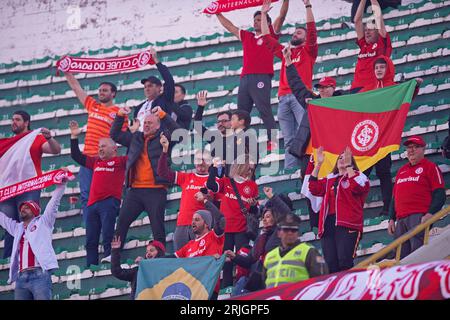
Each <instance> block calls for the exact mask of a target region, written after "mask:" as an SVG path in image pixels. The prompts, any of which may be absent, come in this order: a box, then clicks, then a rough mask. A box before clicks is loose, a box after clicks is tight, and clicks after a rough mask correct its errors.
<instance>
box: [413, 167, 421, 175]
mask: <svg viewBox="0 0 450 320" xmlns="http://www.w3.org/2000/svg"><path fill="white" fill-rule="evenodd" d="M415 172H416V174H421V173H422V172H423V168H422V167H420V168H417V169H416V171H415Z"/></svg>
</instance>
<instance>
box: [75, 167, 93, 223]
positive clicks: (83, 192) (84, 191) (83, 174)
mask: <svg viewBox="0 0 450 320" xmlns="http://www.w3.org/2000/svg"><path fill="white" fill-rule="evenodd" d="M92 174H93V173H92V170H91V169H89V168H86V167H83V166H80V172H78V179H79V180H80V199H81V210H83V222H84V224H85V225H86V207H87V202H88V199H89V191H90V189H91V182H92Z"/></svg>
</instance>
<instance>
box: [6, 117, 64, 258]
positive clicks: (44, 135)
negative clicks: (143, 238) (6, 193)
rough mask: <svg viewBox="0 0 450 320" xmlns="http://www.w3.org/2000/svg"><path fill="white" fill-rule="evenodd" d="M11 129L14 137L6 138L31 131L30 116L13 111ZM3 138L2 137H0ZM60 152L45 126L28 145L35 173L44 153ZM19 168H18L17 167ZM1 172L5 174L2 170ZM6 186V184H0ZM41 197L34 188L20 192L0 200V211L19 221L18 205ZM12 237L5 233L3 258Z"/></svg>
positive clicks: (9, 246)
mask: <svg viewBox="0 0 450 320" xmlns="http://www.w3.org/2000/svg"><path fill="white" fill-rule="evenodd" d="M11 131H12V132H13V133H14V137H12V138H6V139H17V138H19V137H20V136H25V135H27V134H28V133H30V132H31V117H30V115H29V114H28V113H27V112H25V111H23V110H18V111H15V112H14V113H13V117H12V121H11ZM1 140H4V139H1ZM60 152H61V146H60V145H59V143H58V141H56V140H55V139H54V138H52V135H51V132H50V130H48V129H46V128H42V129H41V134H40V135H38V136H37V137H36V138H35V139H34V142H33V144H32V145H31V147H30V155H31V158H32V160H33V162H34V164H35V167H36V171H37V172H36V173H37V175H41V174H42V171H41V159H42V155H43V154H44V153H47V154H59V153H60ZM3 154H4V150H0V157H2V156H3ZM18 170H19V169H18ZM2 174H5V173H4V172H2ZM1 187H6V186H1ZM40 197H41V190H35V191H30V192H26V193H23V194H20V195H18V196H16V197H14V198H10V199H8V200H5V201H3V202H0V211H2V212H3V213H4V214H5V215H6V216H7V217H8V218H11V219H13V220H14V221H19V205H20V204H21V203H22V202H25V201H34V202H36V203H37V204H39V198H40ZM13 241H14V237H13V236H11V235H10V234H9V233H6V234H5V248H4V250H3V259H6V258H9V257H10V256H11V250H12V246H13Z"/></svg>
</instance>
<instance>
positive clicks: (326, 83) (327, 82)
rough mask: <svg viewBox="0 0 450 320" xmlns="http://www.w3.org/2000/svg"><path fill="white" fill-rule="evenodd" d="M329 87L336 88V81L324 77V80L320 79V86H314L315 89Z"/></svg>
mask: <svg viewBox="0 0 450 320" xmlns="http://www.w3.org/2000/svg"><path fill="white" fill-rule="evenodd" d="M329 86H332V87H334V88H336V80H334V79H333V78H332V77H323V78H322V79H320V81H319V83H318V84H316V85H314V87H315V88H318V87H329Z"/></svg>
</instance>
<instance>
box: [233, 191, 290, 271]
mask: <svg viewBox="0 0 450 320" xmlns="http://www.w3.org/2000/svg"><path fill="white" fill-rule="evenodd" d="M270 201H271V202H272V206H273V208H274V209H276V211H277V212H278V214H279V215H280V217H279V218H281V216H283V215H286V214H288V213H290V212H291V209H290V208H289V207H288V206H287V205H286V203H284V201H283V200H282V199H281V198H280V197H279V196H278V195H275V196H274V197H273V198H272V199H271V200H270ZM280 244H281V240H280V238H279V237H278V227H276V221H275V226H274V227H273V228H270V229H269V230H266V231H265V235H264V236H262V234H260V235H258V237H257V238H256V239H255V241H254V246H253V248H252V249H251V250H250V253H249V254H248V255H247V256H241V255H236V257H235V258H234V259H233V263H236V264H237V265H239V266H241V267H244V268H247V269H250V268H251V266H252V264H254V263H255V262H257V261H258V260H259V259H260V258H261V254H263V255H265V254H266V253H268V252H269V251H271V250H273V249H275V248H277V247H278V246H280ZM259 246H261V247H264V249H262V250H260V249H259V248H257V247H259ZM258 251H259V252H258Z"/></svg>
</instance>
